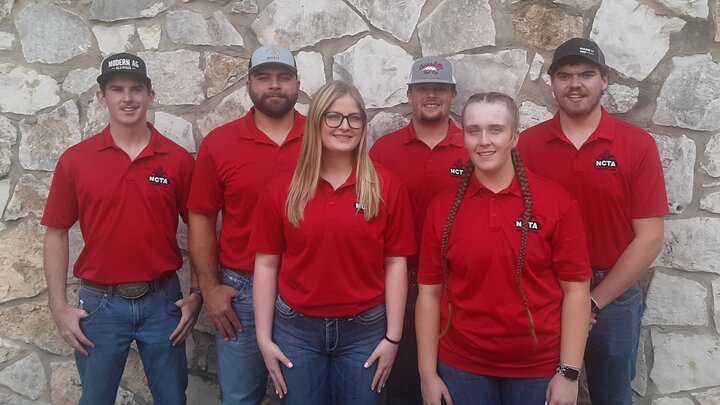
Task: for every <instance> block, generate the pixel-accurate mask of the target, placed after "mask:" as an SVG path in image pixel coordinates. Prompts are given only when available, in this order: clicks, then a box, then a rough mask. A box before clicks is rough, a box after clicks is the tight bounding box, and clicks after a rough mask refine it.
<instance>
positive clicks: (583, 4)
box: [553, 0, 602, 11]
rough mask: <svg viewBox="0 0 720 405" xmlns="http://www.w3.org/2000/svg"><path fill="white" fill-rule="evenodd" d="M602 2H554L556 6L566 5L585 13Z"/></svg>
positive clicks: (569, 0) (565, 0)
mask: <svg viewBox="0 0 720 405" xmlns="http://www.w3.org/2000/svg"><path fill="white" fill-rule="evenodd" d="M601 2H602V0H553V3H555V4H564V5H566V6H572V7H576V8H579V9H581V10H583V11H585V10H590V9H591V8H593V7H595V6H597V5H598V4H600V3H601Z"/></svg>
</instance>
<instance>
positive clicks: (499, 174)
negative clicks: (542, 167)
mask: <svg viewBox="0 0 720 405" xmlns="http://www.w3.org/2000/svg"><path fill="white" fill-rule="evenodd" d="M462 118H463V133H464V134H465V149H466V150H467V152H468V156H469V157H470V160H472V163H473V165H474V166H475V174H476V176H478V179H480V181H481V182H482V181H483V178H496V179H504V178H506V177H507V176H509V178H512V175H513V174H514V169H513V165H512V158H511V151H512V148H514V147H515V145H517V141H518V134H517V130H516V128H515V125H514V122H513V118H512V115H511V113H510V111H508V108H507V106H505V105H504V104H501V103H487V102H472V103H470V104H468V105H466V106H465V110H464V111H463V117H462Z"/></svg>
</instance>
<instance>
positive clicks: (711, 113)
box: [652, 53, 720, 131]
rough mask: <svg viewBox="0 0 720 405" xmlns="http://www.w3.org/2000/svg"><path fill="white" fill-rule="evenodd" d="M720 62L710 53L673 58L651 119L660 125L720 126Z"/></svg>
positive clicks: (711, 128) (698, 129) (713, 128)
mask: <svg viewBox="0 0 720 405" xmlns="http://www.w3.org/2000/svg"><path fill="white" fill-rule="evenodd" d="M719 108H720V63H715V62H714V61H713V59H712V56H711V55H710V54H709V53H706V54H695V55H688V56H680V57H675V58H672V70H671V71H670V74H669V75H668V78H667V79H666V80H665V82H664V83H663V86H662V89H661V90H660V95H659V96H658V99H657V108H656V109H655V114H654V115H653V118H652V121H653V122H654V123H656V124H658V125H665V126H674V127H681V128H688V129H694V130H697V131H716V130H719V129H720V115H718V114H717V111H718V109H719Z"/></svg>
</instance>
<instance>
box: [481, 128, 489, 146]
mask: <svg viewBox="0 0 720 405" xmlns="http://www.w3.org/2000/svg"><path fill="white" fill-rule="evenodd" d="M479 141H480V145H488V144H489V143H490V135H489V134H488V133H487V131H482V132H481V133H480V139H479Z"/></svg>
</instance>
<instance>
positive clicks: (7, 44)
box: [0, 32, 15, 51]
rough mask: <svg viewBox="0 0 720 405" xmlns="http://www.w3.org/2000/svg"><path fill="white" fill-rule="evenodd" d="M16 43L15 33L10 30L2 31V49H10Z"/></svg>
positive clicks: (0, 45)
mask: <svg viewBox="0 0 720 405" xmlns="http://www.w3.org/2000/svg"><path fill="white" fill-rule="evenodd" d="M14 43H15V35H13V34H12V33H10V32H0V51H9V50H10V49H12V46H13V44H14Z"/></svg>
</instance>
